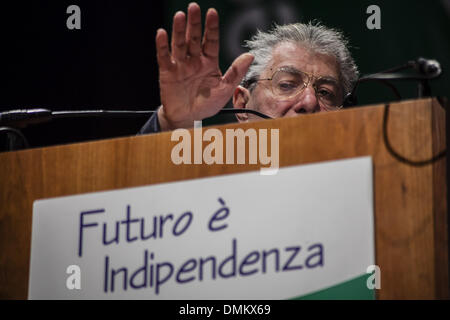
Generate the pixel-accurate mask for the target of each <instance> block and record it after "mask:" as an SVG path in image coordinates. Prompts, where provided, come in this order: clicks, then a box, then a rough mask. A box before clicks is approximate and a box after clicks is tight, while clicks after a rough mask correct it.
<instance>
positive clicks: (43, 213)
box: [29, 157, 375, 299]
mask: <svg viewBox="0 0 450 320" xmlns="http://www.w3.org/2000/svg"><path fill="white" fill-rule="evenodd" d="M374 264H375V260H374V224H373V189H372V161H371V158H370V157H364V158H356V159H350V160H340V161H334V162H325V163H320V164H312V165H303V166H295V167H284V168H281V169H280V170H279V172H278V174H276V175H273V176H262V175H260V174H259V172H258V171H255V172H249V173H242V174H232V175H225V176H219V177H212V178H202V179H196V180H190V181H183V182H175V183H165V184H159V185H152V186H145V187H138V188H129V189H121V190H115V191H106V192H96V193H90V194H83V195H75V196H68V197H61V198H53V199H46V200H38V201H36V202H35V203H34V208H33V230H32V244H31V263H30V279H29V298H30V299H290V298H295V297H299V296H303V295H307V294H309V293H314V292H317V291H319V290H322V289H324V288H328V287H332V286H335V285H339V284H341V283H344V282H346V281H349V280H352V279H355V278H357V277H359V276H361V275H364V274H366V269H367V267H368V266H370V265H374Z"/></svg>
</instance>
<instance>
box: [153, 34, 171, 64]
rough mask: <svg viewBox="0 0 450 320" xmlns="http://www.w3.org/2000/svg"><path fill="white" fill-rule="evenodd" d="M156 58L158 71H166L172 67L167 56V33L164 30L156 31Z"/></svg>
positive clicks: (168, 55)
mask: <svg viewBox="0 0 450 320" xmlns="http://www.w3.org/2000/svg"><path fill="white" fill-rule="evenodd" d="M155 42H156V58H157V59H158V65H159V68H160V70H167V69H169V68H170V67H171V66H172V62H171V60H170V54H169V42H168V37H167V32H166V30H164V29H158V31H156V39H155Z"/></svg>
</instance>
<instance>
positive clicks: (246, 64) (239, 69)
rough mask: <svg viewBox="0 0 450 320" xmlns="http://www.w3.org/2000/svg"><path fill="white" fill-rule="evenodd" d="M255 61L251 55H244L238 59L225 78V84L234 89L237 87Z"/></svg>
mask: <svg viewBox="0 0 450 320" xmlns="http://www.w3.org/2000/svg"><path fill="white" fill-rule="evenodd" d="M253 59H254V57H253V55H252V54H250V53H243V54H241V55H240V56H239V57H237V58H236V59H235V60H234V61H233V63H232V64H231V66H230V67H229V68H228V70H227V72H226V73H225V75H224V76H223V78H222V80H223V82H224V83H225V84H226V85H229V86H231V87H233V88H234V87H236V86H237V85H238V84H239V83H240V82H241V80H242V78H243V77H244V76H245V74H246V73H247V71H248V68H250V65H251V64H252V62H253Z"/></svg>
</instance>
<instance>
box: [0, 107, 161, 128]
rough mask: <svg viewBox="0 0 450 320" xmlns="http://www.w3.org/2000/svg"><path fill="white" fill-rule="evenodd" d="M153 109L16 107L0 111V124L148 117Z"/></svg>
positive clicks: (18, 124)
mask: <svg viewBox="0 0 450 320" xmlns="http://www.w3.org/2000/svg"><path fill="white" fill-rule="evenodd" d="M154 112H155V111H131V110H76V111H73V110H67V111H51V110H48V109H43V108H39V109H17V110H10V111H4V112H0V125H4V124H8V125H15V126H18V127H26V126H27V125H29V124H36V123H41V122H47V121H50V120H53V119H60V118H90V117H100V118H113V117H142V116H145V117H148V116H151V115H152V114H153V113H154Z"/></svg>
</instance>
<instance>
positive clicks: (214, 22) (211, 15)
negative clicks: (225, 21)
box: [203, 9, 219, 57]
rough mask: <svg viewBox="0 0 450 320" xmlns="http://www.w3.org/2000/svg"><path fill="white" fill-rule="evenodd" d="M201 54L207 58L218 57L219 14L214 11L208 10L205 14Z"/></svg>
mask: <svg viewBox="0 0 450 320" xmlns="http://www.w3.org/2000/svg"><path fill="white" fill-rule="evenodd" d="M203 54H204V55H205V56H208V57H218V56H219V14H218V13H217V11H216V10H215V9H209V10H208V12H207V13H206V22H205V34H204V35H203Z"/></svg>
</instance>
